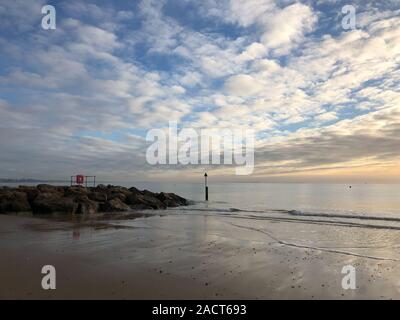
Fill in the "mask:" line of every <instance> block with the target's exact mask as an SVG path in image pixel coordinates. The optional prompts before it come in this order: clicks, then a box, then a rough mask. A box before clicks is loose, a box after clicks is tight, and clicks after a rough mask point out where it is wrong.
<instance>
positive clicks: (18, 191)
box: [0, 184, 188, 214]
mask: <svg viewBox="0 0 400 320" xmlns="http://www.w3.org/2000/svg"><path fill="white" fill-rule="evenodd" d="M187 204H188V202H187V201H186V199H184V198H182V197H179V196H177V195H175V194H173V193H163V192H161V193H159V194H157V193H153V192H150V191H148V190H144V191H140V190H138V189H136V188H134V187H132V188H130V189H128V188H125V187H120V186H111V185H108V186H107V187H106V186H104V185H99V186H97V187H94V188H90V187H89V188H85V187H82V186H73V187H57V186H52V185H47V184H40V185H38V186H37V187H29V186H20V187H18V188H9V187H0V213H8V212H23V211H28V212H29V211H31V212H33V213H34V214H51V213H69V214H71V213H72V214H74V213H77V214H92V213H95V212H99V211H101V212H121V211H128V210H130V209H131V208H132V209H137V210H139V209H165V208H167V207H176V206H180V205H187Z"/></svg>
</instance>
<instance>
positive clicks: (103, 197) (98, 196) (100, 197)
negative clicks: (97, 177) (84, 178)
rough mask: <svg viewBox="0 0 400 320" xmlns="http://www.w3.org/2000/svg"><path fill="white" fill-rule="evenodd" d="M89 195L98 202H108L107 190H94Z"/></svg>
mask: <svg viewBox="0 0 400 320" xmlns="http://www.w3.org/2000/svg"><path fill="white" fill-rule="evenodd" d="M87 196H88V198H89V199H90V200H93V201H97V202H106V201H107V200H108V199H107V193H105V192H99V191H94V192H91V193H89V194H88V195H87Z"/></svg>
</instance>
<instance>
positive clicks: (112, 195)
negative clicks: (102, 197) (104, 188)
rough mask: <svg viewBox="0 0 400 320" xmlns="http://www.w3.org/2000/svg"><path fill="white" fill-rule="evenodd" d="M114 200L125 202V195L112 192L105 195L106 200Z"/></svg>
mask: <svg viewBox="0 0 400 320" xmlns="http://www.w3.org/2000/svg"><path fill="white" fill-rule="evenodd" d="M114 199H119V200H121V201H122V202H125V201H126V195H125V194H124V193H121V192H112V193H109V194H107V200H114Z"/></svg>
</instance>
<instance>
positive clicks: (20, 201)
mask: <svg viewBox="0 0 400 320" xmlns="http://www.w3.org/2000/svg"><path fill="white" fill-rule="evenodd" d="M30 211H31V206H30V204H29V201H28V196H27V195H26V193H24V192H20V191H6V192H1V193H0V213H16V212H30Z"/></svg>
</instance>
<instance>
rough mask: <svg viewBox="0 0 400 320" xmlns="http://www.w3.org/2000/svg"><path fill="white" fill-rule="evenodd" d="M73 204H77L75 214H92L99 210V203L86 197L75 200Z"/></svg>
mask: <svg viewBox="0 0 400 320" xmlns="http://www.w3.org/2000/svg"><path fill="white" fill-rule="evenodd" d="M75 202H76V203H77V204H78V206H77V208H76V212H75V213H77V214H93V213H96V212H97V211H98V209H99V203H98V202H96V201H93V200H90V199H88V198H87V197H84V198H80V199H75Z"/></svg>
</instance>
